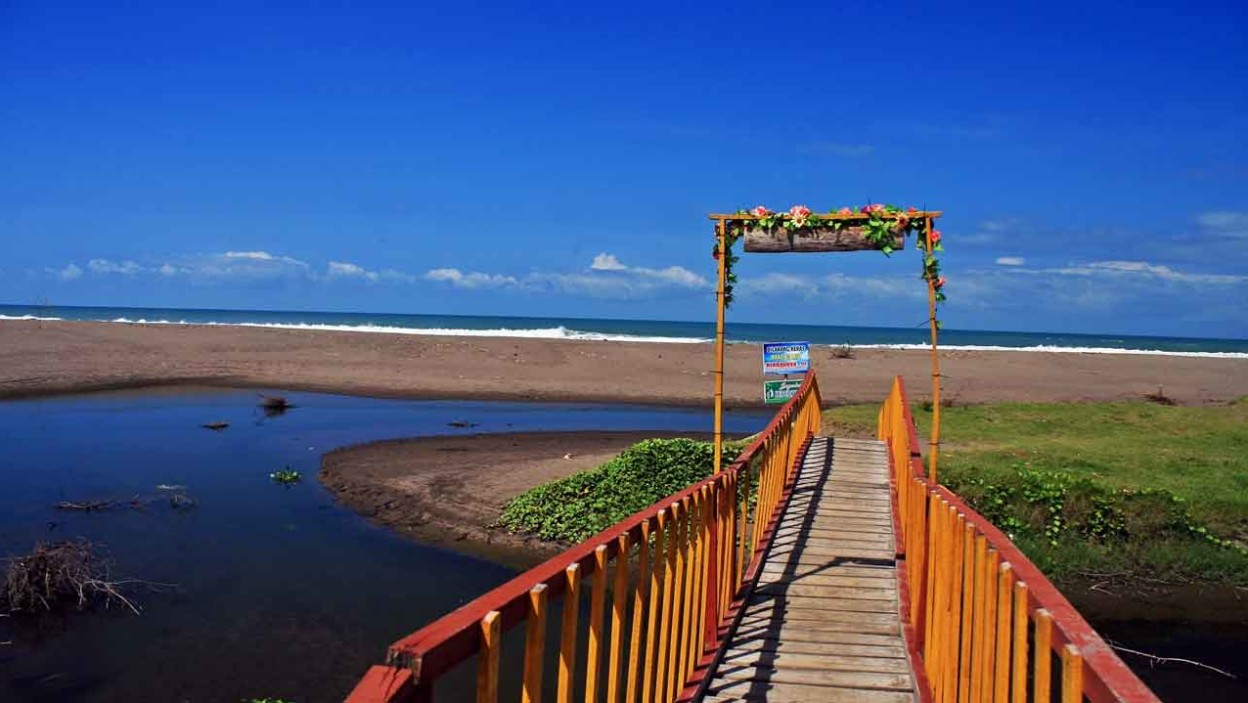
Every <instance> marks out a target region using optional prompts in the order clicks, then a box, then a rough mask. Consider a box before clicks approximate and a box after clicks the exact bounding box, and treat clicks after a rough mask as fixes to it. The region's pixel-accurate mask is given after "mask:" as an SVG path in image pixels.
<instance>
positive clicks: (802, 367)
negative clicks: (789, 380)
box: [763, 342, 810, 374]
mask: <svg viewBox="0 0 1248 703" xmlns="http://www.w3.org/2000/svg"><path fill="white" fill-rule="evenodd" d="M809 370H810V342H767V343H766V344H764V345H763V373H770V374H790V373H806V372H807V371H809Z"/></svg>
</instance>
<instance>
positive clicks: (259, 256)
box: [173, 251, 311, 280]
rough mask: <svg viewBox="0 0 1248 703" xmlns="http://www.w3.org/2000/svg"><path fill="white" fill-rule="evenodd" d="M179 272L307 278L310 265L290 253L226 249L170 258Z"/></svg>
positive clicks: (221, 277)
mask: <svg viewBox="0 0 1248 703" xmlns="http://www.w3.org/2000/svg"><path fill="white" fill-rule="evenodd" d="M173 263H174V264H176V265H177V267H178V269H179V271H178V273H179V274H181V275H186V276H189V277H191V278H200V279H212V280H235V279H242V280H264V279H280V278H286V279H290V278H307V277H310V276H311V267H310V266H308V264H307V263H306V262H304V261H300V260H299V259H295V258H292V257H289V256H278V255H274V254H270V253H269V252H267V251H227V252H225V253H224V254H205V255H199V256H191V257H188V258H187V259H185V260H183V261H176V262H173Z"/></svg>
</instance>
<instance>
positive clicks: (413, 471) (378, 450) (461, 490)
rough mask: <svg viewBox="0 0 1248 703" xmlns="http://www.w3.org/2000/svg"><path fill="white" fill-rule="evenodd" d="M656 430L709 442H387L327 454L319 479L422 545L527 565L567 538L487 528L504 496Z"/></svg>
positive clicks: (520, 437) (518, 437) (611, 436)
mask: <svg viewBox="0 0 1248 703" xmlns="http://www.w3.org/2000/svg"><path fill="white" fill-rule="evenodd" d="M654 437H695V438H700V439H709V437H707V436H705V435H699V434H697V433H679V434H674V433H668V432H527V433H516V434H480V435H467V436H457V437H424V438H417V439H398V440H387V441H382V442H370V443H367V444H360V445H356V446H351V447H343V448H340V449H336V450H334V451H332V452H329V453H327V454H325V456H323V457H322V458H321V473H320V480H321V483H322V484H324V485H325V487H326V488H328V489H329V490H330V492H331V493H333V494H334V496H335V497H336V498H337V499H338V500H340V501H342V502H343V503H344V504H346V505H347V506H348V507H350V508H351V509H353V510H355V511H356V512H358V513H360V514H361V515H364V516H366V517H368V518H369V519H370V520H372V521H373V522H376V523H378V524H381V525H384V526H386V527H389V528H392V529H394V530H396V531H398V532H400V533H403V534H406V535H409V536H412V537H415V538H417V539H419V540H421V541H423V542H431V543H434V544H442V545H445V546H450V547H452V548H454V549H456V550H458V551H464V552H468V553H472V554H476V555H478V556H483V557H486V558H489V559H492V560H494V561H498V562H502V563H505V564H509V565H512V566H517V567H527V566H531V565H533V564H535V563H537V562H538V561H541V560H542V559H544V558H546V557H550V556H554V555H555V554H556V553H558V552H559V551H560V550H562V549H563V548H564V547H565V546H566V545H560V544H554V543H550V542H542V541H540V540H537V539H533V538H529V537H525V536H523V535H514V534H511V533H509V532H507V531H506V530H502V529H497V528H494V527H492V525H493V523H494V522H495V521H496V520H497V519H498V517H499V515H500V514H501V513H502V511H503V507H504V506H505V505H506V504H507V503H508V501H510V500H511V499H512V498H515V497H516V496H518V495H520V494H521V493H523V492H524V491H526V490H528V489H530V488H532V487H533V486H536V485H538V484H541V483H545V482H546V481H551V480H554V479H558V478H562V477H564V476H568V475H571V474H574V473H577V472H579V471H584V470H586V469H592V468H594V467H596V466H598V465H600V464H602V463H603V462H605V461H607V460H608V459H611V458H612V457H614V456H615V455H616V454H618V453H619V452H620V451H622V450H624V449H625V448H626V447H628V446H629V445H631V444H633V443H635V442H640V441H641V440H643V439H650V438H654Z"/></svg>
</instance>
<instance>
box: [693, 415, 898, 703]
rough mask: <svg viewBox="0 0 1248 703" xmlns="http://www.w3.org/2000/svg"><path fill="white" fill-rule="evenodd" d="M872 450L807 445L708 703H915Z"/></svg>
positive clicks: (877, 452) (888, 510)
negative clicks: (840, 702) (789, 495)
mask: <svg viewBox="0 0 1248 703" xmlns="http://www.w3.org/2000/svg"><path fill="white" fill-rule="evenodd" d="M895 556H896V548H895V542H894V540H893V518H892V503H891V500H890V498H889V476H888V454H887V452H886V451H885V449H884V443H883V442H878V441H864V440H855V439H836V440H833V439H830V438H823V437H820V438H816V439H815V440H814V441H813V442H812V443H811V445H810V448H809V450H808V451H807V452H806V455H805V456H804V457H803V460H802V464H801V468H800V469H799V472H798V474H797V477H796V479H795V482H794V487H793V494H792V497H791V498H790V499H789V506H788V510H786V511H785V514H784V516H783V518H782V519H781V520H780V523H779V525H778V527H777V530H776V536H775V541H774V542H773V543H772V545H771V553H770V554H769V555H768V556H767V558H766V560H765V561H764V562H763V568H762V573H761V574H760V576H759V579H758V583H757V585H756V586H755V587H754V592H753V594H752V595H751V596H750V598H749V599H748V601H747V606H746V609H745V612H744V614H743V616H742V618H741V621H740V622H739V623H738V624H737V627H736V629H735V631H734V632H733V634H732V636H731V637H730V638H729V639H728V643H727V646H726V647H727V651H726V652H725V654H724V657H723V659H722V660H721V661H720V664H719V667H718V669H717V670H716V672H715V675H714V678H713V679H712V681H711V683H710V685H709V686H708V687H707V690H706V696H707V697H706V698H705V700H708V701H717V702H718V701H725V702H726V701H752V700H768V701H777V703H784V702H793V703H797V702H799V701H800V702H805V701H828V702H829V703H834V702H835V701H862V702H864V703H866V702H868V701H872V702H874V701H879V702H880V703H894V702H895V701H896V702H900V701H912V700H916V699H917V696H918V690H917V688H916V686H915V682H914V676H913V674H912V672H911V670H910V663H909V661H908V660H907V658H906V641H905V637H904V635H903V630H902V625H901V617H900V612H901V610H900V603H899V602H898V597H897V570H896V564H895V559H894V557H895Z"/></svg>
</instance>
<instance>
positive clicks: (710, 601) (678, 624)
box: [348, 372, 820, 703]
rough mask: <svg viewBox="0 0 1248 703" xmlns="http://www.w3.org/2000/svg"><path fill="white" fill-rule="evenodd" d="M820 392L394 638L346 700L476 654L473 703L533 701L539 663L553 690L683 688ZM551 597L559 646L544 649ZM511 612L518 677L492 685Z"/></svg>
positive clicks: (807, 389) (433, 673) (621, 694)
mask: <svg viewBox="0 0 1248 703" xmlns="http://www.w3.org/2000/svg"><path fill="white" fill-rule="evenodd" d="M819 402H820V399H819V388H818V384H817V382H816V380H815V374H814V373H813V372H812V373H810V374H808V375H807V377H806V380H805V381H804V382H803V384H802V387H801V388H800V389H799V390H798V392H797V395H795V396H794V397H793V398H792V399H791V400H790V401H789V402H788V403H786V404H785V405H784V406H783V407H782V408H781V409H780V411H779V412H777V413H776V415H775V417H774V418H773V419H772V420H771V422H770V424H768V425H767V428H766V429H765V430H763V432H762V433H761V434H760V435H759V436H758V438H757V439H756V440H754V442H752V443H751V444H750V445H749V446H748V447H747V448H746V449H745V451H744V452H742V453H741V455H740V457H738V458H737V459H736V460H735V461H734V462H733V463H732V464H731V465H730V466H729V467H728V468H726V469H724V470H723V471H721V472H720V473H718V474H716V475H714V476H711V477H709V478H707V479H705V480H702V481H700V482H698V483H696V484H694V485H693V486H690V487H689V488H687V489H685V490H683V491H680V492H679V493H676V494H675V495H672V496H669V497H668V498H665V499H664V500H662V501H660V502H659V503H657V504H655V505H653V506H650V507H649V508H647V509H645V510H642V511H641V512H639V513H637V514H635V515H633V516H632V517H630V518H628V519H626V520H624V521H622V522H620V523H618V524H616V525H614V526H612V527H610V528H608V529H606V530H604V531H603V532H601V533H599V534H598V535H596V536H594V537H592V538H590V539H588V540H586V541H585V542H582V543H581V544H579V545H577V546H575V547H573V548H571V549H569V550H568V551H566V552H564V553H563V554H560V555H559V556H557V557H555V558H553V559H551V560H549V561H547V562H545V563H544V564H541V565H539V566H537V567H534V568H533V569H531V570H529V571H527V572H525V573H523V574H521V575H520V576H517V577H516V578H514V579H512V580H511V581H509V582H507V583H505V584H503V585H502V586H499V587H498V588H496V589H494V590H493V591H490V592H489V593H486V594H485V595H483V596H481V597H480V598H477V599H476V600H473V601H472V602H470V603H468V604H467V605H464V606H463V607H461V608H459V609H458V610H456V611H454V612H452V613H450V614H448V615H446V616H445V617H443V618H441V619H439V620H437V621H435V622H433V623H430V624H429V625H427V626H425V627H423V628H421V629H420V630H417V631H416V632H414V633H412V634H410V635H408V636H407V637H404V638H402V639H400V640H399V641H397V642H395V643H394V644H393V645H391V646H390V649H389V651H388V653H387V656H386V662H385V664H384V665H379V666H374V667H372V668H371V669H369V671H368V672H367V673H366V674H365V676H364V678H362V679H361V680H360V682H359V683H358V684H357V686H356V688H355V690H354V691H353V692H352V693H351V694H350V695H349V696H348V701H350V702H351V703H365V702H370V703H372V702H386V703H391V702H393V703H398V702H400V701H429V700H433V699H434V698H435V694H437V693H438V691H439V688H438V687H439V681H443V682H445V681H447V679H446V678H445V677H446V675H447V674H448V673H450V672H451V671H452V670H453V669H455V668H457V667H459V666H460V665H462V664H465V663H467V662H469V661H470V660H472V659H474V658H475V659H476V683H475V688H476V700H477V701H479V702H481V703H487V702H488V703H493V701H496V700H498V699H499V698H500V696H502V697H505V698H508V699H514V698H518V699H519V700H521V701H530V702H535V701H539V700H542V699H543V690H544V689H545V688H546V684H547V683H548V682H547V681H544V680H543V679H544V678H547V676H546V674H547V673H548V672H547V671H546V670H547V669H550V672H549V673H553V674H555V676H554V678H555V680H554V682H553V683H554V690H555V693H556V698H557V700H559V701H561V702H562V701H572V700H585V701H597V700H599V699H600V698H601V697H602V696H601V694H602V693H605V694H606V700H608V701H611V702H612V703H614V702H616V701H620V700H625V701H646V702H650V701H665V702H666V701H672V700H681V701H687V700H692V699H693V698H695V697H696V696H697V695H698V694H699V692H700V690H701V689H702V688H703V687H704V686H705V685H706V683H707V681H706V679H707V673H708V672H709V671H712V670H713V669H714V666H715V664H716V662H717V658H718V657H719V656H720V655H721V654H722V652H721V645H722V643H723V642H724V640H725V638H726V637H727V634H728V633H729V632H730V631H731V628H732V626H733V625H734V623H735V622H736V620H737V619H738V617H739V615H740V613H742V612H743V610H744V607H743V603H744V602H745V599H746V598H748V596H749V594H750V593H751V592H752V589H753V585H754V583H755V582H756V580H757V578H758V574H759V572H760V570H761V567H762V561H763V558H764V556H765V554H766V552H767V550H768V548H769V545H770V542H771V536H772V534H773V532H774V530H775V526H776V524H777V523H778V521H779V518H780V516H781V515H782V513H783V511H784V509H785V506H786V505H787V504H788V498H789V494H790V492H791V490H792V485H793V480H794V478H795V476H796V473H797V463H798V461H800V458H801V457H802V456H803V455H804V453H805V447H806V445H807V444H808V443H809V441H810V438H811V437H812V436H814V435H815V434H817V433H818V431H819V427H820V410H819ZM608 583H610V585H608ZM583 590H588V591H589V593H588V601H589V603H588V606H589V607H588V618H587V619H585V620H584V621H582V615H583V612H582V610H583V606H584V603H583V600H584V598H583V594H582V591H583ZM555 601H559V602H560V606H559V607H560V611H561V612H560V613H559V614H558V623H557V625H556V626H557V627H558V628H559V636H558V647H557V650H558V651H557V654H556V653H555V650H554V649H552V651H551V655H550V656H548V655H547V653H546V645H547V640H548V639H550V638H548V637H547V625H548V621H554V620H555V613H554V612H553V608H552V603H554V602H555ZM522 623H523V624H524V628H523V630H524V635H523V664H522V667H521V668H520V671H519V672H518V676H516V677H515V678H516V679H518V689H519V690H518V691H504V692H502V693H500V690H499V689H500V687H501V686H502V684H501V683H500V667H501V664H500V659H501V657H500V652H501V648H502V646H503V640H504V638H505V637H506V636H507V634H508V633H509V631H512V630H514V629H516V628H517V627H518V626H519V625H521V624H522ZM550 624H554V623H553V622H551V623H550ZM556 657H557V661H552V660H555V658H556ZM515 663H516V664H519V663H520V662H515ZM556 664H557V666H556ZM446 685H453V684H451V683H447V684H446ZM460 685H461V687H462V686H464V685H466V684H460ZM458 693H461V695H462V692H458Z"/></svg>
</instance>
